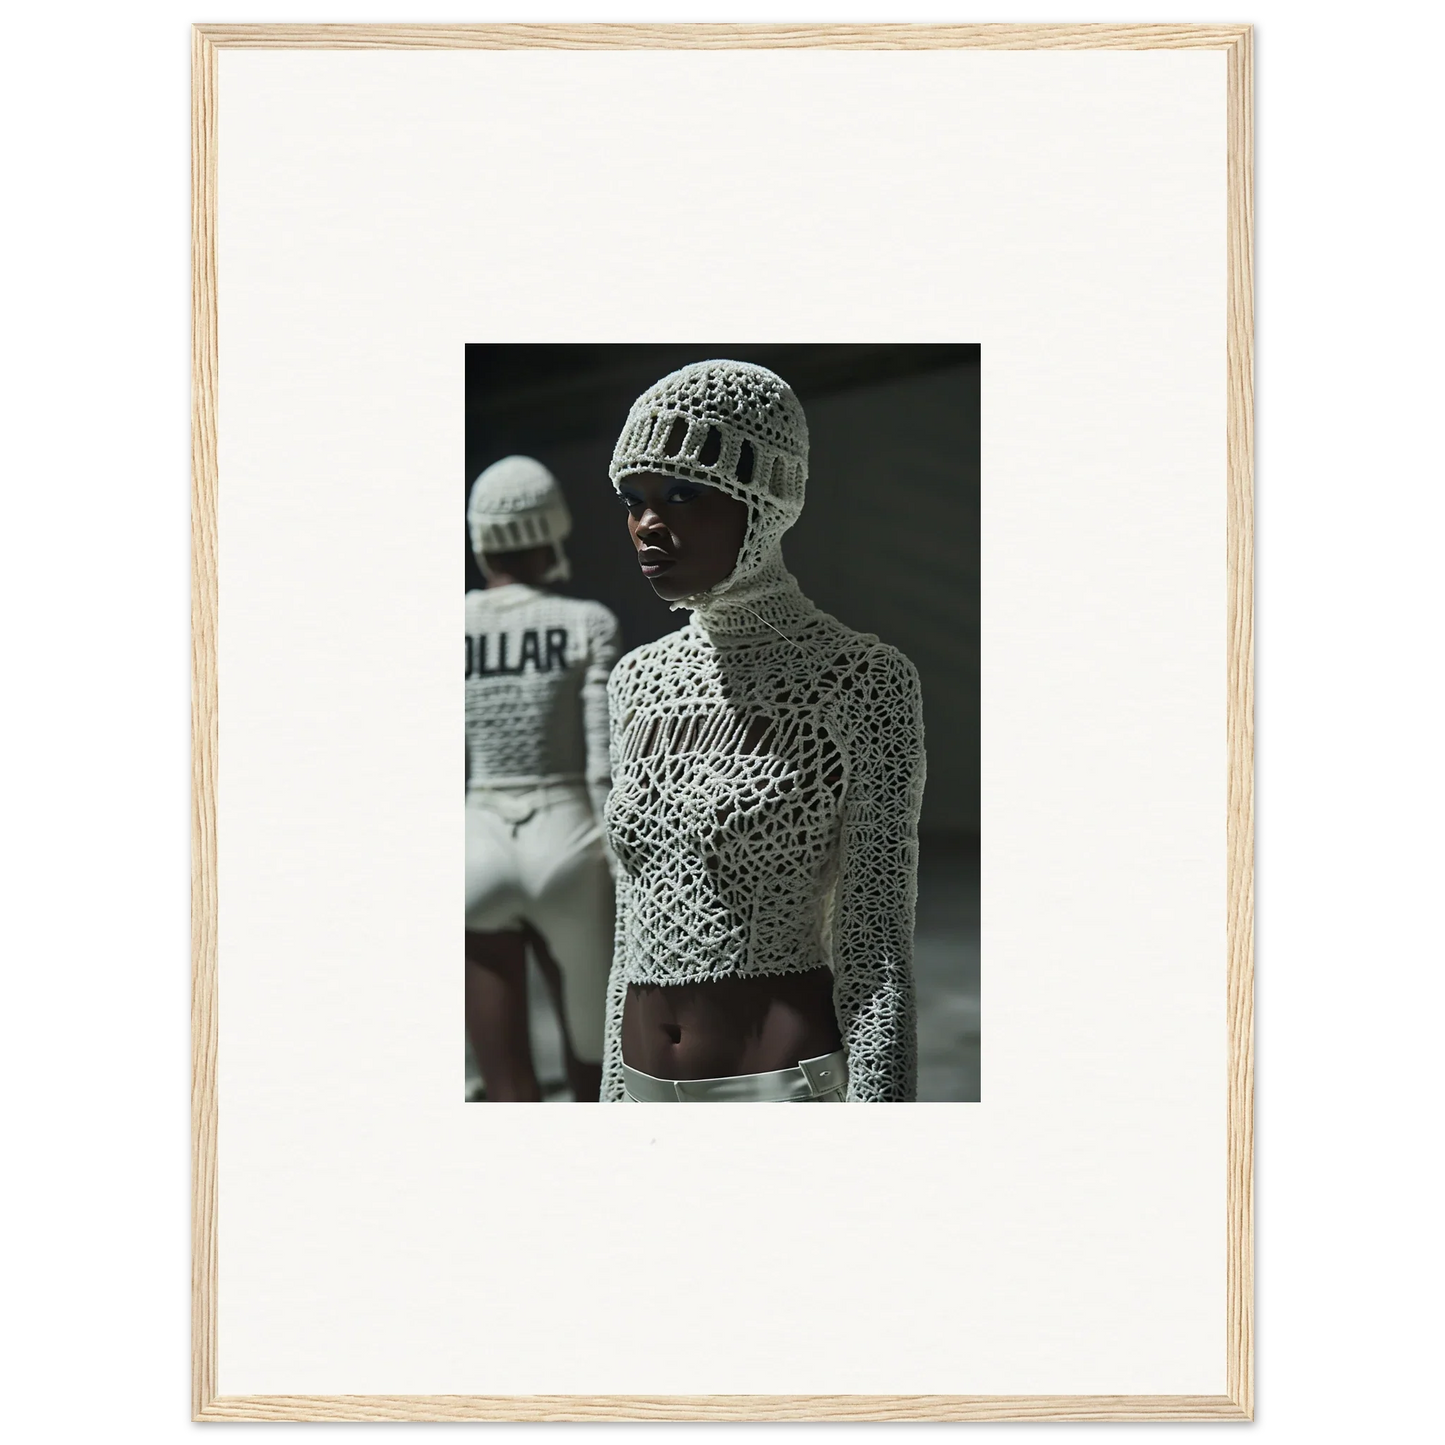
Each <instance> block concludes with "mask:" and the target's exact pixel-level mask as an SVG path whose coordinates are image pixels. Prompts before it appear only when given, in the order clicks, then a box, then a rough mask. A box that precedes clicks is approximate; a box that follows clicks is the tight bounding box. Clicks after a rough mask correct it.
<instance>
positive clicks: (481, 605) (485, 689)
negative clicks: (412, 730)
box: [466, 582, 618, 818]
mask: <svg viewBox="0 0 1445 1445" xmlns="http://www.w3.org/2000/svg"><path fill="white" fill-rule="evenodd" d="M466 635H467V674H466V702H467V786H468V789H469V790H471V789H485V788H498V787H525V786H535V785H538V784H542V783H558V782H575V783H579V784H581V783H584V782H585V783H586V785H587V788H588V791H589V793H590V794H591V798H592V805H593V808H594V810H595V811H596V813H597V815H598V817H599V818H600V817H601V814H602V807H603V804H604V801H605V799H606V796H607V785H608V773H609V769H608V730H607V677H608V673H609V672H610V671H611V668H612V664H613V662H614V661H615V660H616V657H617V645H618V640H617V619H616V618H615V617H614V616H613V615H612V613H611V612H610V611H608V609H607V608H606V607H604V606H603V605H602V604H601V603H600V602H589V601H585V600H583V599H580V598H575V597H561V596H558V595H556V594H555V593H551V592H547V591H544V590H543V589H541V588H538V587H529V586H526V585H525V584H524V583H521V582H513V583H509V584H507V585H506V586H503V587H489V588H486V589H485V590H478V591H473V592H468V593H467V597H466Z"/></svg>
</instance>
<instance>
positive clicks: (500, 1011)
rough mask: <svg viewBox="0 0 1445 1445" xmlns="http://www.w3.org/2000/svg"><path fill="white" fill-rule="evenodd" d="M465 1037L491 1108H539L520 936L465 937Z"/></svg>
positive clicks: (485, 935) (525, 972)
mask: <svg viewBox="0 0 1445 1445" xmlns="http://www.w3.org/2000/svg"><path fill="white" fill-rule="evenodd" d="M466 1007H467V1037H468V1038H470V1039H471V1041H472V1050H473V1052H474V1053H475V1054H476V1056H477V1064H478V1066H479V1067H480V1069H481V1071H482V1079H483V1082H484V1083H485V1084H486V1089H487V1100H488V1102H489V1103H499V1104H505V1103H539V1102H540V1101H541V1098H542V1090H541V1087H540V1086H539V1084H538V1083H537V1071H536V1069H535V1068H534V1066H533V1064H532V1039H531V1035H530V1034H529V1033H528V1031H527V951H526V941H525V938H524V935H522V934H521V933H518V932H513V931H509V932H506V933H470V932H469V933H468V934H467V1005H466Z"/></svg>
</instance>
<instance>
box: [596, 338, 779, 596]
mask: <svg viewBox="0 0 1445 1445" xmlns="http://www.w3.org/2000/svg"><path fill="white" fill-rule="evenodd" d="M639 472H658V473H661V474H662V475H664V476H670V477H682V478H685V479H686V480H688V481H693V482H701V483H703V484H704V485H706V486H710V487H716V488H718V490H719V491H722V492H726V493H728V495H729V496H733V497H737V498H739V499H740V500H742V501H744V502H746V503H747V504H748V513H749V521H748V531H747V537H746V539H745V540H744V542H743V548H742V551H741V552H740V553H739V554H738V565H737V568H736V571H735V573H734V576H744V575H746V574H748V573H749V572H751V571H752V570H753V569H754V567H755V566H756V565H757V564H758V563H759V562H760V561H761V560H762V559H763V558H764V557H765V556H767V555H768V554H769V553H770V552H772V550H773V549H774V548H775V547H776V546H777V544H778V542H779V540H780V539H781V537H782V535H783V533H784V532H786V531H787V530H788V528H789V527H791V526H792V525H793V523H794V522H795V521H797V519H798V514H799V513H800V512H801V511H802V510H803V492H804V488H805V486H806V483H807V480H808V421H807V418H806V417H805V416H804V415H803V407H802V404H801V403H800V402H799V401H798V398H797V397H796V396H795V395H794V394H793V389H792V387H790V386H789V385H788V383H787V382H786V381H784V380H783V378H782V377H781V376H779V375H777V373H776V372H772V371H769V370H768V369H767V367H765V366H754V365H753V364H752V363H751V362H746V361H698V362H694V363H693V364H692V365H691V366H684V367H682V368H681V369H680V370H678V371H674V372H672V373H671V375H669V376H664V377H663V378H662V380H661V381H659V382H655V383H654V384H653V385H652V386H650V387H648V389H647V390H646V391H645V392H643V393H642V395H641V396H640V397H638V398H637V400H636V401H635V402H633V403H632V409H631V410H630V411H629V412H628V413H627V421H626V423H625V424H624V426H623V428H622V435H621V436H620V437H618V439H617V445H616V447H615V448H613V452H612V465H611V466H610V467H609V468H608V474H609V475H610V476H611V478H612V485H613V486H614V487H615V488H618V487H620V485H621V483H622V481H623V479H624V478H626V477H629V476H634V475H636V474H637V473H639Z"/></svg>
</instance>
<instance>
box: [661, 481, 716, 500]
mask: <svg viewBox="0 0 1445 1445" xmlns="http://www.w3.org/2000/svg"><path fill="white" fill-rule="evenodd" d="M705 491H707V488H706V487H699V486H695V485H694V484H693V483H691V482H683V483H682V484H681V485H680V486H676V487H669V488H668V489H667V500H668V501H669V502H695V501H696V500H697V499H698V498H699V497H700V496H702V494H703V493H704V492H705Z"/></svg>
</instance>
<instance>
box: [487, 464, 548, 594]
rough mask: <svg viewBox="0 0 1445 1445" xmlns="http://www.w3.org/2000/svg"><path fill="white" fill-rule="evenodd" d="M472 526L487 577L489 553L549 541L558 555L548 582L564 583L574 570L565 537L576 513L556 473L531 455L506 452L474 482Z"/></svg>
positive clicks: (546, 576)
mask: <svg viewBox="0 0 1445 1445" xmlns="http://www.w3.org/2000/svg"><path fill="white" fill-rule="evenodd" d="M467 528H468V530H469V532H470V533H471V539H472V551H473V552H475V553H476V557H477V565H478V566H479V567H480V568H481V569H482V573H483V575H484V576H489V575H490V573H489V572H488V569H487V562H486V556H485V554H486V553H488V552H517V551H521V550H524V549H526V548H529V547H542V546H546V545H548V544H550V545H551V546H552V548H553V550H554V551H555V552H556V554H557V560H556V562H555V563H553V565H552V566H551V567H550V568H548V570H547V572H546V574H545V575H544V577H543V579H542V580H543V581H544V582H565V581H566V580H567V578H568V576H569V575H570V573H571V568H570V567H569V566H568V563H567V555H566V553H565V552H563V550H562V539H563V538H564V537H566V536H567V535H568V533H570V532H571V530H572V514H571V512H569V511H568V510H567V499H566V498H565V497H564V496H563V495H562V488H561V487H559V486H558V485H557V478H556V477H554V476H553V475H552V473H551V472H549V471H548V470H547V468H546V467H544V466H543V465H542V463H541V462H539V461H534V460H533V459H532V458H531V457H521V456H512V457H503V458H502V459H501V461H499V462H493V463H492V464H491V466H489V467H488V468H487V469H486V470H485V471H483V472H482V473H480V475H479V476H478V477H477V479H476V481H475V482H473V483H472V490H471V494H470V496H469V497H468V499H467Z"/></svg>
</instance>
